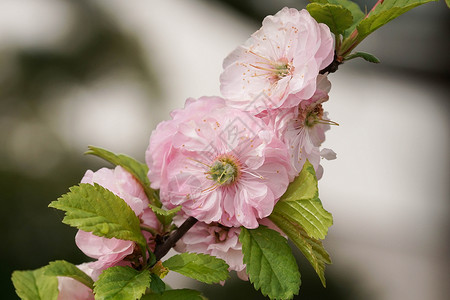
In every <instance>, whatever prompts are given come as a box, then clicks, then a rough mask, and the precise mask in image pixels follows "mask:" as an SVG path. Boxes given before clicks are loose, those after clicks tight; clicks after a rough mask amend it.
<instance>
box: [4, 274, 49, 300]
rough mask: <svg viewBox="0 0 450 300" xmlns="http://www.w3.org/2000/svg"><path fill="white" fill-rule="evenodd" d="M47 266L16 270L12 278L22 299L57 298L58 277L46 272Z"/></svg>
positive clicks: (42, 299)
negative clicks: (47, 274)
mask: <svg viewBox="0 0 450 300" xmlns="http://www.w3.org/2000/svg"><path fill="white" fill-rule="evenodd" d="M44 271H45V267H42V268H40V269H37V270H34V271H14V272H13V273H12V277H11V280H12V282H13V284H14V288H15V289H16V293H17V295H18V296H19V297H20V299H22V300H56V299H57V298H58V279H57V278H56V277H54V276H46V275H45V274H44Z"/></svg>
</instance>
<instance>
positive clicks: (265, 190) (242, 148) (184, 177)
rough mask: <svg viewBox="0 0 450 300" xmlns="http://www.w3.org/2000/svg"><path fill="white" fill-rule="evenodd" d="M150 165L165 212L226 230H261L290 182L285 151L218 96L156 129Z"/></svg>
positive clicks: (267, 132) (194, 103) (253, 121)
mask: <svg viewBox="0 0 450 300" xmlns="http://www.w3.org/2000/svg"><path fill="white" fill-rule="evenodd" d="M161 160H162V161H161ZM146 161H147V163H148V165H149V178H150V180H151V181H152V187H153V188H159V189H160V195H161V201H162V202H163V204H164V205H165V206H166V207H168V208H171V207H174V206H178V205H181V206H182V209H183V211H184V212H185V213H186V214H187V215H189V216H193V217H195V218H197V219H198V220H200V221H203V222H206V223H211V222H218V223H221V224H222V225H225V226H241V225H242V226H245V227H247V228H255V227H257V226H258V222H257V219H260V218H264V217H266V216H268V215H269V214H270V213H271V212H272V210H273V207H274V205H275V203H276V201H277V200H278V199H279V197H280V196H281V195H282V194H283V193H284V192H285V190H286V188H287V185H288V183H289V179H288V175H287V174H288V172H289V169H290V165H289V157H288V153H287V148H286V145H285V144H284V143H282V142H281V141H280V140H279V139H278V138H277V137H276V136H275V134H274V132H273V131H271V130H270V128H269V127H268V126H266V125H265V124H264V122H262V121H261V120H260V119H258V118H255V117H253V116H252V115H250V114H246V113H244V112H242V111H240V110H237V109H233V108H230V107H227V106H226V105H225V101H224V100H223V99H222V98H219V97H203V98H200V99H199V100H197V101H194V100H192V99H190V100H188V101H187V102H186V105H185V108H184V110H178V111H174V112H173V113H172V120H170V121H166V122H163V123H161V124H160V125H158V127H157V128H156V130H155V131H154V132H153V133H152V136H151V138H150V145H149V148H148V150H147V153H146Z"/></svg>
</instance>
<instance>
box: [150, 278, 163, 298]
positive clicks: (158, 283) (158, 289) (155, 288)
mask: <svg viewBox="0 0 450 300" xmlns="http://www.w3.org/2000/svg"><path fill="white" fill-rule="evenodd" d="M150 277H151V281H150V289H151V290H152V292H153V293H157V294H161V293H163V292H164V291H165V290H166V284H165V283H164V281H162V280H161V278H159V276H158V275H156V274H154V273H151V274H150Z"/></svg>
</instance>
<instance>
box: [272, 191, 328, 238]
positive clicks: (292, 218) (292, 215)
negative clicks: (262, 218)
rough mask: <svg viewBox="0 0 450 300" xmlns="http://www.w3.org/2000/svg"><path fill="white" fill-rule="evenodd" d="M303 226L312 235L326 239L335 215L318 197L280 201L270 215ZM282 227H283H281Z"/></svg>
mask: <svg viewBox="0 0 450 300" xmlns="http://www.w3.org/2000/svg"><path fill="white" fill-rule="evenodd" d="M273 217H278V218H279V219H280V220H281V219H284V220H286V222H289V223H292V224H295V226H298V227H302V228H303V229H304V230H305V231H306V232H307V233H308V234H309V235H310V236H311V237H314V238H317V239H324V238H325V236H326V235H327V233H328V227H330V226H331V225H332V224H333V217H332V216H331V214H330V213H329V212H327V211H326V210H325V209H324V208H323V207H322V203H321V202H320V200H319V199H318V198H315V199H310V200H299V201H279V202H278V203H277V204H276V205H275V208H274V210H273V212H272V214H271V215H270V217H269V218H270V219H271V220H272V218H273ZM281 229H282V228H281Z"/></svg>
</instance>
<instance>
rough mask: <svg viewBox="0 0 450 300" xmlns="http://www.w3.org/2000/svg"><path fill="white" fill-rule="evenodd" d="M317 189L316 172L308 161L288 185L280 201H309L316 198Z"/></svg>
mask: <svg viewBox="0 0 450 300" xmlns="http://www.w3.org/2000/svg"><path fill="white" fill-rule="evenodd" d="M318 195H319V189H318V188H317V179H316V171H314V167H313V166H312V165H311V163H310V162H309V161H306V162H305V164H304V165H303V168H302V170H301V172H300V174H299V175H298V176H297V178H295V180H294V181H293V182H292V183H291V184H289V186H288V188H287V190H286V192H285V193H284V194H283V196H281V199H280V200H282V201H297V200H309V199H312V198H317V197H318Z"/></svg>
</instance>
